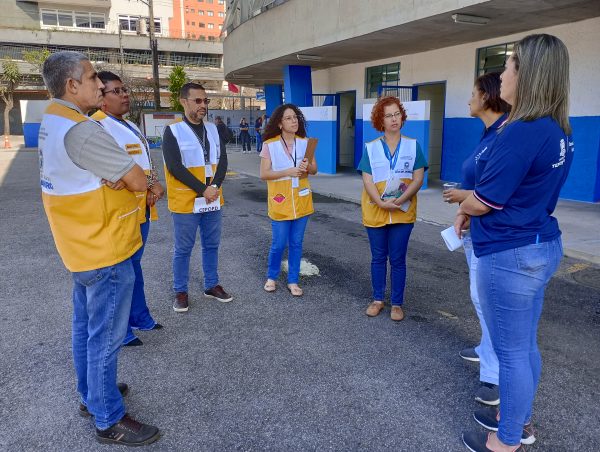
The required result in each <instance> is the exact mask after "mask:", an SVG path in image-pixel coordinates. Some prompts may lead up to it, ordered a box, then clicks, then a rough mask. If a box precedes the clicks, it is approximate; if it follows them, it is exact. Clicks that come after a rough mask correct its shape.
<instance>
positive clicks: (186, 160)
mask: <svg viewBox="0 0 600 452" xmlns="http://www.w3.org/2000/svg"><path fill="white" fill-rule="evenodd" d="M168 127H169V128H170V129H171V132H172V133H173V136H174V137H175V139H176V140H177V144H178V145H179V152H180V153H181V162H182V163H183V166H185V167H186V168H187V169H188V170H189V171H190V173H192V174H193V175H194V177H196V179H198V180H199V181H200V182H202V183H203V184H204V183H206V178H207V171H206V165H210V172H212V175H211V176H209V177H211V178H212V177H214V175H215V173H216V171H217V164H218V163H219V159H220V158H221V144H220V141H219V133H218V132H217V126H215V125H214V124H212V123H210V122H205V123H204V127H205V128H206V138H207V140H208V141H209V142H210V152H209V159H210V162H205V161H204V150H203V149H202V146H201V145H200V140H199V139H198V137H197V136H196V134H195V133H194V131H193V130H192V129H191V127H190V126H188V125H187V124H186V123H185V122H184V121H183V120H179V121H177V122H175V123H173V124H171V125H169V126H168ZM165 179H166V181H167V199H168V201H169V202H168V206H169V210H170V211H171V212H174V213H193V211H194V200H195V199H196V197H197V196H199V195H198V194H197V193H196V192H195V191H194V190H192V189H191V188H190V187H188V186H187V185H185V184H184V183H183V182H180V181H179V180H177V179H176V178H175V177H173V175H172V174H171V173H170V172H169V170H168V169H167V166H166V165H165ZM219 196H220V197H221V205H223V191H222V189H221V188H219Z"/></svg>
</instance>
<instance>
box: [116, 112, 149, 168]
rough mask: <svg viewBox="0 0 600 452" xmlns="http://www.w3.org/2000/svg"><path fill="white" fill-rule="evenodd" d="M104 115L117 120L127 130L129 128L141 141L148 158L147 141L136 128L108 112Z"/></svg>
mask: <svg viewBox="0 0 600 452" xmlns="http://www.w3.org/2000/svg"><path fill="white" fill-rule="evenodd" d="M106 116H108V117H109V118H110V119H112V120H113V121H117V122H118V123H119V124H121V125H124V126H125V127H127V128H128V129H129V130H131V131H132V132H133V134H134V135H135V136H136V137H137V138H138V139H139V140H140V141H141V142H142V144H143V145H144V148H145V149H146V154H147V155H148V158H150V150H149V149H148V142H147V141H146V139H145V138H144V137H143V136H142V134H140V133H139V132H138V131H137V130H135V129H134V128H133V127H131V126H130V125H129V123H128V122H127V121H125V120H121V119H118V118H115V117H114V116H111V115H109V114H107V115H106Z"/></svg>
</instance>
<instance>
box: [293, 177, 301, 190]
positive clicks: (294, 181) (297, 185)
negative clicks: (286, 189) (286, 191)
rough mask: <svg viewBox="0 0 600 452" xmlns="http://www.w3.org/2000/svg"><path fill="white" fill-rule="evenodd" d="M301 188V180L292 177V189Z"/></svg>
mask: <svg viewBox="0 0 600 452" xmlns="http://www.w3.org/2000/svg"><path fill="white" fill-rule="evenodd" d="M299 186H300V178H299V177H292V188H298V187H299Z"/></svg>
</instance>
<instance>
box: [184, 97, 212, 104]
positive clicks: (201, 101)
mask: <svg viewBox="0 0 600 452" xmlns="http://www.w3.org/2000/svg"><path fill="white" fill-rule="evenodd" d="M186 100H189V101H192V102H194V103H195V104H196V105H202V104H204V105H208V104H210V99H209V98H208V97H207V98H205V99H202V98H201V97H196V98H195V99H186Z"/></svg>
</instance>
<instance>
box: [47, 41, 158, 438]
mask: <svg viewBox="0 0 600 452" xmlns="http://www.w3.org/2000/svg"><path fill="white" fill-rule="evenodd" d="M42 76H43V78H44V83H45V84H46V87H47V88H48V92H49V93H50V95H51V96H52V102H51V103H50V105H49V106H48V108H47V109H46V112H45V113H44V117H43V119H42V123H41V125H40V135H39V158H40V176H41V181H40V182H41V186H42V200H43V203H44V210H45V211H46V215H47V217H48V222H49V223H50V229H51V230H52V236H53V237H54V242H55V243H56V248H57V250H58V253H59V254H60V257H61V258H62V260H63V263H64V265H65V267H67V269H68V270H69V271H70V272H71V274H72V278H73V292H72V293H73V341H72V346H73V361H74V364H75V373H76V375H77V391H78V392H79V395H80V405H79V414H80V415H81V416H84V417H89V416H93V417H94V423H95V425H96V439H97V440H98V441H99V442H101V443H109V444H111V443H112V444H114V443H116V444H123V445H126V446H141V445H144V444H150V443H152V442H154V441H156V440H157V439H158V438H159V436H160V432H159V430H158V428H156V427H154V426H152V425H147V424H141V423H139V422H137V421H136V420H134V419H133V418H132V417H130V416H129V415H128V414H127V410H126V408H125V404H124V403H123V396H125V395H126V394H127V391H128V386H127V385H126V384H124V383H119V384H117V368H118V366H117V358H118V355H119V351H120V349H121V344H122V343H123V340H124V339H125V335H126V333H127V325H128V321H129V313H130V311H131V299H132V294H133V287H134V282H135V272H134V269H133V265H132V263H131V257H132V256H133V255H134V254H135V253H136V252H137V251H138V250H139V249H140V247H141V246H142V238H141V236H140V226H139V219H138V210H139V202H138V200H137V198H136V195H135V193H136V192H145V191H146V190H147V189H148V185H147V179H146V175H145V174H144V170H143V169H142V168H141V167H140V166H139V165H137V164H136V163H135V161H134V159H133V158H132V157H131V156H130V155H128V154H127V152H125V150H123V148H121V147H120V146H119V145H118V144H117V142H116V141H115V140H114V139H113V138H112V137H111V136H110V135H109V134H108V132H107V131H106V130H104V128H103V127H102V126H101V125H100V124H98V123H97V122H96V121H92V120H90V118H89V117H88V116H86V114H87V113H88V112H89V111H90V110H92V109H96V108H98V107H99V106H100V103H101V101H102V89H103V88H104V85H103V83H102V82H101V81H100V79H99V78H98V74H97V73H96V71H95V70H94V68H93V66H92V64H91V62H90V61H89V59H88V58H87V57H86V56H85V55H83V54H82V53H79V52H57V53H54V54H52V55H51V56H50V57H48V59H47V60H46V61H45V62H44V65H43V68H42Z"/></svg>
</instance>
